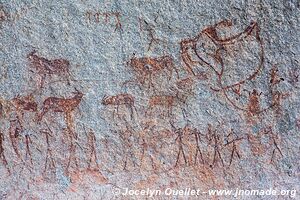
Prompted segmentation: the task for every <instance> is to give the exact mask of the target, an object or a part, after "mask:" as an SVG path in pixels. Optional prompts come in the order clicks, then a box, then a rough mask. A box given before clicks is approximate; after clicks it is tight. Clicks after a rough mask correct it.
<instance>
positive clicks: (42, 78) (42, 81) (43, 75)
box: [39, 74, 47, 89]
mask: <svg viewBox="0 0 300 200" xmlns="http://www.w3.org/2000/svg"><path fill="white" fill-rule="evenodd" d="M46 76H47V74H42V75H41V80H40V85H39V88H40V89H42V88H44V84H45V80H46Z"/></svg>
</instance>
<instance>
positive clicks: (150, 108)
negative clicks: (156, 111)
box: [145, 106, 152, 117]
mask: <svg viewBox="0 0 300 200" xmlns="http://www.w3.org/2000/svg"><path fill="white" fill-rule="evenodd" d="M151 111H152V107H151V106H149V107H148V108H147V109H146V112H145V115H146V116H147V115H148V114H149V112H151ZM151 114H152V113H150V115H149V117H151Z"/></svg>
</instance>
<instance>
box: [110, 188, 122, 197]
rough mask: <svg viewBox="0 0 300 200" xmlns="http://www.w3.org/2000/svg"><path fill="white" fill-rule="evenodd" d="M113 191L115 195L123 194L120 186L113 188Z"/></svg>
mask: <svg viewBox="0 0 300 200" xmlns="http://www.w3.org/2000/svg"><path fill="white" fill-rule="evenodd" d="M112 193H113V195H116V196H117V195H120V194H121V189H119V188H113V190H112Z"/></svg>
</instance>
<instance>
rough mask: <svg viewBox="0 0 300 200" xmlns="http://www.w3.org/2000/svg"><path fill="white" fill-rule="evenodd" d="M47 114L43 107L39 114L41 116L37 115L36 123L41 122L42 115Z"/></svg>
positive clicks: (45, 108)
mask: <svg viewBox="0 0 300 200" xmlns="http://www.w3.org/2000/svg"><path fill="white" fill-rule="evenodd" d="M47 112H48V108H47V107H43V110H42V112H41V114H38V118H37V121H38V122H40V121H42V119H43V117H44V115H45V114H46V113H47Z"/></svg>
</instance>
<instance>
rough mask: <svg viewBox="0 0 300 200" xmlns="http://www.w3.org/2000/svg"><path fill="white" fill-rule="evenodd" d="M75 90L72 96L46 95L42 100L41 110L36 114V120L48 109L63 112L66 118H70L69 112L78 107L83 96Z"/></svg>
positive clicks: (39, 119)
mask: <svg viewBox="0 0 300 200" xmlns="http://www.w3.org/2000/svg"><path fill="white" fill-rule="evenodd" d="M75 90H76V92H75V95H74V96H73V97H72V98H60V97H48V98H47V99H46V100H44V102H43V107H42V112H41V113H40V114H39V115H38V121H41V120H42V119H43V116H44V115H45V114H46V113H47V112H49V111H53V112H56V113H61V112H62V113H65V114H66V118H67V120H68V119H69V120H70V119H71V113H72V112H73V111H74V110H75V109H76V108H77V107H78V105H79V104H80V102H81V100H82V97H83V93H82V92H80V91H78V90H77V89H75Z"/></svg>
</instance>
